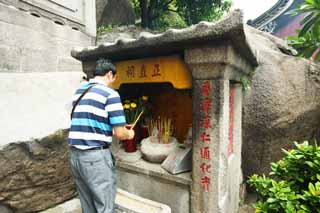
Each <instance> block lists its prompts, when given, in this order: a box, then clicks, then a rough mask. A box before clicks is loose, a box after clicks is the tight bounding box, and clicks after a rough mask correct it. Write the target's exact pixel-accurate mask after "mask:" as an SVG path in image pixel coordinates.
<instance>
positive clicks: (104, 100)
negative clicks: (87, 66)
mask: <svg viewBox="0 0 320 213" xmlns="http://www.w3.org/2000/svg"><path fill="white" fill-rule="evenodd" d="M94 83H96V84H95V85H94V86H93V87H92V88H91V89H90V90H89V91H88V92H87V93H86V94H85V95H84V96H83V97H82V99H81V100H80V102H79V103H78V105H77V106H76V108H75V110H74V113H73V116H72V120H71V127H70V131H69V137H68V142H69V145H71V146H76V147H78V148H80V147H81V148H83V149H86V148H89V147H96V146H103V145H104V144H105V143H109V144H110V143H111V142H112V127H114V126H123V125H125V124H126V119H125V116H124V112H123V107H122V103H121V99H120V96H119V93H118V92H117V91H115V90H113V89H111V88H109V87H107V86H106V85H104V84H103V82H102V81H99V80H96V79H91V80H90V81H89V82H88V83H85V84H83V85H81V86H80V88H79V89H78V90H77V91H76V93H75V95H74V98H73V104H74V103H75V101H76V100H77V99H78V98H79V97H80V95H81V94H82V93H83V92H84V91H85V90H86V89H87V88H88V87H89V86H91V85H92V84H94Z"/></svg>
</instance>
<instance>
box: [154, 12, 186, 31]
mask: <svg viewBox="0 0 320 213" xmlns="http://www.w3.org/2000/svg"><path fill="white" fill-rule="evenodd" d="M186 26H187V24H186V23H185V21H184V20H183V19H182V18H181V16H180V15H179V14H177V13H175V12H168V13H165V14H163V15H162V16H160V17H159V19H157V20H155V21H154V28H155V29H156V30H157V31H165V30H166V29H168V28H176V29H178V28H184V27H186Z"/></svg>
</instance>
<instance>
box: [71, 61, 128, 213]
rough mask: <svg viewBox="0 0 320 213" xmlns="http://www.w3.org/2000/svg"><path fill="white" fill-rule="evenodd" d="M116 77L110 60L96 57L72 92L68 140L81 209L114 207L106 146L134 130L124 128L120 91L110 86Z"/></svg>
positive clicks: (94, 211) (103, 211)
mask: <svg viewBox="0 0 320 213" xmlns="http://www.w3.org/2000/svg"><path fill="white" fill-rule="evenodd" d="M115 77H116V68H115V66H114V65H113V64H112V63H111V61H110V60H107V59H99V60H98V61H97V64H96V69H95V73H94V78H93V79H91V80H90V81H89V82H87V83H84V84H82V85H81V86H80V88H79V89H78V90H77V91H76V93H75V96H74V101H73V105H74V111H73V112H72V118H71V119H72V120H71V127H70V132H69V137H68V143H69V145H70V168H71V173H72V175H73V177H74V180H75V184H76V188H77V191H78V193H79V197H80V201H81V207H82V211H83V213H107V212H108V213H109V212H110V213H111V212H113V211H114V201H115V195H116V173H115V165H114V160H113V157H112V154H111V152H110V149H109V146H110V144H111V142H112V136H113V135H114V136H115V137H117V138H118V139H120V140H124V139H131V138H133V137H134V131H133V130H128V129H126V128H125V125H126V120H125V116H124V112H123V107H122V103H121V100H120V96H119V93H118V92H117V91H115V90H113V89H111V88H110V86H111V85H112V83H113V82H114V81H115ZM82 94H84V95H83V96H82V97H81V95H82Z"/></svg>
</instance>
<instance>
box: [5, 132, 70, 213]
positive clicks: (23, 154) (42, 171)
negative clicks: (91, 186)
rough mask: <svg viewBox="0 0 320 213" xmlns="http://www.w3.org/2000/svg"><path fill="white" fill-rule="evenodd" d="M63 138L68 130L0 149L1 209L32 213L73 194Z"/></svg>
mask: <svg viewBox="0 0 320 213" xmlns="http://www.w3.org/2000/svg"><path fill="white" fill-rule="evenodd" d="M66 137H67V131H58V132H56V133H54V134H53V135H50V136H47V137H45V138H42V139H40V140H33V141H28V142H19V143H11V144H9V145H6V146H3V147H1V148H0V180H1V181H0V206H6V207H8V208H10V209H12V210H13V211H14V212H16V213H19V212H35V211H39V210H43V209H46V208H48V207H50V206H53V205H56V204H57V203H61V202H64V201H65V200H68V199H71V198H72V197H74V196H75V195H76V192H75V188H74V184H73V179H72V177H71V176H70V173H69V164H68V152H67V151H68V149H67V146H68V145H67V141H66ZM1 208H2V207H1ZM1 208H0V210H1Z"/></svg>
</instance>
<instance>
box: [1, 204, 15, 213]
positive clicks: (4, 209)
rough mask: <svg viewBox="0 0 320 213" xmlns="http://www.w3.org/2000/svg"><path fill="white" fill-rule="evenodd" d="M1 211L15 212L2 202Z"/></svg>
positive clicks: (5, 212) (4, 212) (3, 212)
mask: <svg viewBox="0 0 320 213" xmlns="http://www.w3.org/2000/svg"><path fill="white" fill-rule="evenodd" d="M0 212H1V213H13V211H12V210H11V209H9V208H8V207H6V206H3V205H1V203H0Z"/></svg>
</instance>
